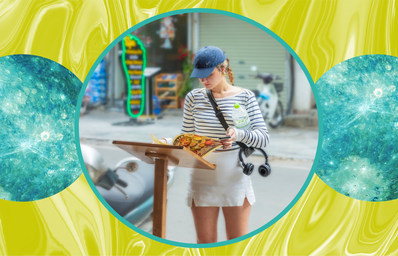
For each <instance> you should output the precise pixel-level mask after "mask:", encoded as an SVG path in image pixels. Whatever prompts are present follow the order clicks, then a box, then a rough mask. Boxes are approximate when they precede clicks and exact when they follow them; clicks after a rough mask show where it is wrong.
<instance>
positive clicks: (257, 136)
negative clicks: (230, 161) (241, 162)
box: [181, 88, 269, 151]
mask: <svg viewBox="0 0 398 256" xmlns="http://www.w3.org/2000/svg"><path fill="white" fill-rule="evenodd" d="M216 102H217V104H218V106H219V107H220V109H221V111H222V112H223V115H224V118H225V121H226V122H227V124H228V126H234V122H233V120H232V111H233V109H234V104H235V103H239V104H240V105H241V106H244V107H245V108H246V111H247V112H248V114H249V117H250V125H251V129H252V130H251V131H244V132H245V134H244V136H243V138H242V140H241V142H243V143H245V144H246V145H248V146H253V147H255V148H263V147H265V146H266V145H268V143H269V135H268V130H267V127H266V126H265V123H264V119H263V117H262V115H261V112H260V109H259V107H258V104H257V101H256V98H255V96H254V93H253V92H251V91H249V90H246V89H244V90H243V91H242V92H240V93H238V94H236V95H233V96H229V97H224V98H223V99H216ZM181 132H182V133H192V134H197V135H202V136H207V137H210V138H213V139H216V138H219V137H224V136H225V134H226V131H225V129H224V128H223V126H222V124H221V123H220V121H219V120H218V118H217V117H216V115H215V112H214V109H213V107H212V105H211V103H210V101H209V98H208V97H207V94H206V89H205V88H202V89H194V90H192V91H191V92H189V93H188V94H187V96H186V97H185V104H184V118H183V124H182V129H181ZM238 148H239V146H238V145H237V144H236V143H235V142H234V143H233V144H232V147H231V148H230V149H228V150H231V149H238ZM218 151H222V149H219V150H218Z"/></svg>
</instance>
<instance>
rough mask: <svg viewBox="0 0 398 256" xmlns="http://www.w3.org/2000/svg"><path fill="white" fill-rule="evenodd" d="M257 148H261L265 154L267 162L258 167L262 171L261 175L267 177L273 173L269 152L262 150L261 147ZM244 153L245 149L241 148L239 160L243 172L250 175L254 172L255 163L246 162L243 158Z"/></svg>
mask: <svg viewBox="0 0 398 256" xmlns="http://www.w3.org/2000/svg"><path fill="white" fill-rule="evenodd" d="M256 150H259V151H260V152H261V153H263V155H264V157H265V164H262V165H260V166H259V167H258V172H259V173H260V175H261V176H263V177H267V176H268V175H270V173H271V166H270V165H269V163H268V156H267V153H265V151H264V150H262V149H261V148H256ZM242 154H244V149H242V148H241V149H240V150H239V161H240V164H241V166H242V168H243V173H244V174H246V175H248V176H249V175H250V174H252V172H253V169H254V164H252V163H245V161H244V160H243V157H242Z"/></svg>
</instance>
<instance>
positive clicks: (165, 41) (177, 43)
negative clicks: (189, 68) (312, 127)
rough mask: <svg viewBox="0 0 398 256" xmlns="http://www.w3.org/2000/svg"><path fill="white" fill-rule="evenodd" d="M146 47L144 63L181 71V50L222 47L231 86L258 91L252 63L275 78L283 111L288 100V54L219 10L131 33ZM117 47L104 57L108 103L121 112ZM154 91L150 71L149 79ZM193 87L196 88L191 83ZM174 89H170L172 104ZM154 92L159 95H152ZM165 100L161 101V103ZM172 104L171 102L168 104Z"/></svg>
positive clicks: (290, 71)
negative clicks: (279, 84)
mask: <svg viewBox="0 0 398 256" xmlns="http://www.w3.org/2000/svg"><path fill="white" fill-rule="evenodd" d="M132 34H133V35H135V36H137V37H138V38H139V39H140V40H141V42H142V43H143V45H144V46H145V48H146V53H147V56H146V58H147V67H157V68H160V70H159V72H158V73H157V74H162V73H165V74H176V73H182V72H183V67H182V61H181V49H182V48H185V47H186V48H188V49H190V50H192V51H193V52H195V51H197V50H198V49H200V48H201V47H203V46H206V45H214V46H217V47H219V48H221V49H223V50H224V51H225V53H226V55H227V57H228V58H229V59H230V64H231V68H232V70H233V73H234V78H235V81H234V83H235V85H236V86H239V87H243V88H247V89H257V90H261V89H262V81H261V80H259V79H255V78H254V76H253V75H254V74H255V72H253V71H251V67H252V66H257V70H258V71H259V72H261V73H272V74H274V75H277V76H278V77H280V80H279V81H278V82H281V83H282V84H283V89H282V91H281V92H280V100H281V101H282V104H283V107H284V110H285V112H286V111H288V110H289V108H290V107H291V104H290V103H291V102H292V95H291V92H292V86H293V85H292V83H293V82H292V81H293V79H292V78H293V77H294V73H295V69H294V68H293V67H294V66H295V65H296V63H295V61H294V59H293V58H292V57H291V55H290V54H289V52H288V51H287V50H286V49H285V48H284V47H283V46H282V45H281V44H280V43H279V42H278V41H277V40H275V39H274V38H273V37H272V36H270V35H269V34H267V33H266V32H265V31H263V30H261V29H260V28H257V27H256V26H254V25H252V24H249V23H247V22H245V21H242V20H239V19H236V18H232V17H229V16H225V15H220V14H210V13H192V14H180V15H174V16H170V17H164V18H162V19H159V20H156V21H154V22H151V23H149V24H147V25H145V26H143V27H141V28H139V29H137V30H135V31H133V32H132ZM120 56H121V46H120V44H118V45H116V47H114V48H113V49H112V50H111V51H110V52H109V53H108V54H107V56H106V58H105V59H106V73H107V82H106V84H107V89H106V92H107V96H106V101H104V104H106V106H107V107H110V108H113V109H115V110H117V109H119V110H120V111H121V110H123V108H124V107H125V106H124V103H125V99H126V88H127V87H126V78H125V74H124V73H123V68H122V64H121V57H120ZM148 81H151V85H150V88H151V91H152V93H151V94H152V95H151V96H153V95H155V86H156V85H155V84H156V82H155V75H154V76H153V77H152V78H150V79H149V80H148ZM194 86H200V85H199V83H198V82H197V81H196V82H195V84H194ZM175 93H176V92H170V94H169V95H168V96H167V97H170V98H169V99H170V100H168V102H170V101H171V102H172V98H171V97H173V96H175ZM156 96H158V95H156ZM163 103H164V101H163ZM172 104H175V103H174V102H172Z"/></svg>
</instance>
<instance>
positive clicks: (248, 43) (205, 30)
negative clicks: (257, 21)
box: [199, 13, 288, 111]
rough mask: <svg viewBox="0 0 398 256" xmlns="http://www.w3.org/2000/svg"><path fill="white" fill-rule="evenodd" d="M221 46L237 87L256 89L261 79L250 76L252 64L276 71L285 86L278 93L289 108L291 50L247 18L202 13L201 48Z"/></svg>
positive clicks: (261, 68)
mask: <svg viewBox="0 0 398 256" xmlns="http://www.w3.org/2000/svg"><path fill="white" fill-rule="evenodd" d="M210 45H212V46H217V47H219V48H221V49H222V50H223V51H224V52H225V54H226V56H227V58H229V60H230V65H231V68H232V71H233V73H234V77H235V81H234V84H235V86H239V87H242V88H246V89H257V85H258V84H259V83H261V82H262V81H261V80H259V79H254V78H253V77H250V76H249V75H250V74H254V72H252V71H251V70H250V67H251V66H257V69H258V70H259V71H260V72H261V73H273V74H275V75H277V76H279V77H281V78H282V80H281V81H282V82H283V83H284V89H283V91H282V92H281V93H280V94H279V95H280V97H281V101H282V103H283V107H284V110H285V111H286V105H287V104H286V103H287V99H286V80H287V74H286V73H287V67H288V65H287V56H288V54H287V53H288V51H287V50H286V49H285V48H284V47H283V46H282V45H281V44H280V43H279V42H278V41H276V40H275V39H274V38H273V37H272V36H270V35H268V34H267V33H266V32H265V31H263V30H261V29H259V28H257V27H255V26H254V25H251V24H249V23H247V22H245V21H242V20H239V19H236V18H232V17H229V16H224V15H220V14H212V13H201V14H200V16H199V48H201V47H204V46H210Z"/></svg>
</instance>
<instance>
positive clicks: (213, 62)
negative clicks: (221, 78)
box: [191, 46, 225, 78]
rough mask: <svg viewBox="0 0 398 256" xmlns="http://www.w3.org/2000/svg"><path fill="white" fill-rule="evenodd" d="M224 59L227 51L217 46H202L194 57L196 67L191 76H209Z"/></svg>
mask: <svg viewBox="0 0 398 256" xmlns="http://www.w3.org/2000/svg"><path fill="white" fill-rule="evenodd" d="M224 60H225V53H224V52H223V51H222V50H221V49H220V48H218V47H215V46H205V47H203V48H201V49H200V50H199V51H198V52H197V53H196V55H195V58H194V59H193V66H194V69H193V71H192V74H191V78H192V77H197V78H205V77H208V76H209V75H210V74H211V73H212V72H213V70H214V68H215V67H216V66H217V65H219V64H221V63H223V62H224Z"/></svg>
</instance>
